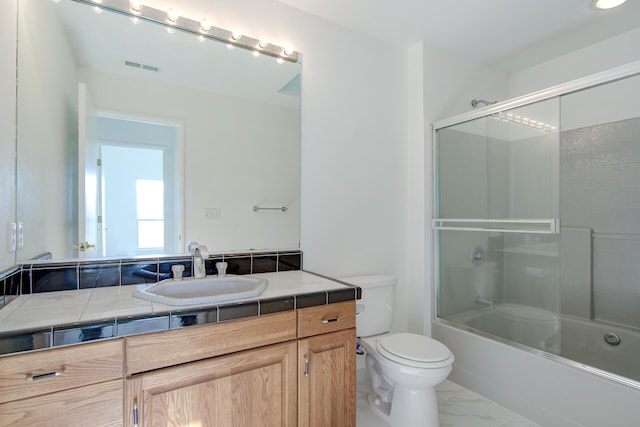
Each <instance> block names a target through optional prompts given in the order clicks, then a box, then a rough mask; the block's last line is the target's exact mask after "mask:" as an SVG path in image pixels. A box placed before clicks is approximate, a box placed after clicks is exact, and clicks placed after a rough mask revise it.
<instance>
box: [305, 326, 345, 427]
mask: <svg viewBox="0 0 640 427" xmlns="http://www.w3.org/2000/svg"><path fill="white" fill-rule="evenodd" d="M355 351H356V330H355V329H345V330H343V331H339V332H332V333H330V334H323V335H316V336H313V337H310V338H305V339H301V340H299V341H298V364H299V365H298V378H299V381H298V425H299V426H300V427H307V426H308V427H326V426H331V427H354V426H355V425H356V378H355V377H356V374H355V372H356V369H355V366H356V353H355Z"/></svg>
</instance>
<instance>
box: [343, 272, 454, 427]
mask: <svg viewBox="0 0 640 427" xmlns="http://www.w3.org/2000/svg"><path fill="white" fill-rule="evenodd" d="M340 280H343V281H345V282H347V283H351V284H354V285H357V286H360V288H362V299H361V300H359V301H357V302H356V313H357V314H356V334H357V335H358V337H359V338H358V341H359V343H360V344H361V345H362V347H363V348H364V350H365V352H366V365H367V369H368V371H369V374H370V375H371V388H372V390H373V392H372V393H371V394H370V395H369V405H370V407H371V409H372V410H373V412H374V413H375V414H377V415H378V416H379V417H381V418H382V419H383V420H385V421H386V422H387V423H389V424H391V425H392V426H393V427H437V426H438V425H439V424H438V404H437V401H436V391H435V386H436V385H437V384H439V383H441V382H442V381H444V380H445V379H446V378H447V376H448V375H449V373H450V372H451V367H452V365H453V354H452V353H451V351H450V350H449V349H448V348H447V347H446V346H444V345H443V344H442V343H439V342H438V341H436V340H433V339H431V338H429V337H426V336H423V335H417V334H410V333H397V334H391V333H389V330H390V329H391V322H392V319H393V303H394V294H395V285H396V279H395V277H391V276H386V275H370V276H355V277H345V278H341V279H340Z"/></svg>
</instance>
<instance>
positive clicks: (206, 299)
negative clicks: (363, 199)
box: [133, 276, 269, 305]
mask: <svg viewBox="0 0 640 427" xmlns="http://www.w3.org/2000/svg"><path fill="white" fill-rule="evenodd" d="M268 284H269V281H268V280H267V279H259V278H254V277H246V276H225V277H215V276H214V277H205V278H203V279H193V278H187V279H183V280H174V279H167V280H163V281H161V282H157V283H154V284H152V285H149V286H147V287H145V288H143V289H140V290H138V291H135V292H134V293H133V296H134V297H136V298H139V299H143V300H147V301H151V302H158V303H162V304H167V305H193V304H213V303H218V302H223V301H233V300H238V299H242V298H252V297H257V296H259V295H261V294H262V293H263V292H264V290H265V289H266V288H267V285H268Z"/></svg>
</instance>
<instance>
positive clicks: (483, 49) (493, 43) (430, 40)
mask: <svg viewBox="0 0 640 427" xmlns="http://www.w3.org/2000/svg"><path fill="white" fill-rule="evenodd" d="M278 1H279V2H281V3H284V4H287V5H290V6H293V7H295V8H298V9H300V10H302V11H305V12H308V13H310V14H313V15H317V16H319V17H321V18H324V19H327V20H329V21H332V22H335V23H337V24H340V25H343V26H345V27H348V28H351V29H354V30H356V31H359V32H362V33H364V34H367V35H369V36H372V37H375V38H378V39H380V40H384V41H387V42H389V43H392V44H395V45H398V46H401V47H409V46H411V45H414V44H415V43H418V42H420V41H422V40H424V41H425V43H426V44H428V45H431V46H433V47H435V48H438V49H441V50H444V51H447V52H451V53H454V54H456V55H459V56H461V57H463V58H467V59H469V60H473V61H475V62H480V63H485V64H488V65H493V66H495V67H497V68H499V69H502V70H504V71H506V72H513V71H517V70H520V69H523V68H526V67H529V66H532V65H534V64H536V63H539V62H542V61H545V60H549V59H552V58H555V57H557V56H560V55H562V54H565V53H568V52H570V51H573V50H576V49H579V48H581V47H584V46H588V45H590V44H593V43H596V42H598V41H599V40H602V39H606V38H609V37H612V36H615V35H617V34H621V33H623V32H626V31H629V30H631V29H634V28H637V27H639V26H640V0H628V1H627V3H625V4H623V5H622V6H619V7H618V8H615V9H612V10H608V11H596V10H595V9H593V8H592V7H591V0H278ZM634 48H635V49H640V48H638V47H634Z"/></svg>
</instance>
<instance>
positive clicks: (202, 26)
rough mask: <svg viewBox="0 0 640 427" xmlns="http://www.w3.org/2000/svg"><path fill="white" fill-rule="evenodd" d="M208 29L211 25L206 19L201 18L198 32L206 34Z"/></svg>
mask: <svg viewBox="0 0 640 427" xmlns="http://www.w3.org/2000/svg"><path fill="white" fill-rule="evenodd" d="M210 29H211V23H210V22H209V21H208V20H207V18H202V21H200V31H202V32H203V33H208V32H209V30H210Z"/></svg>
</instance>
